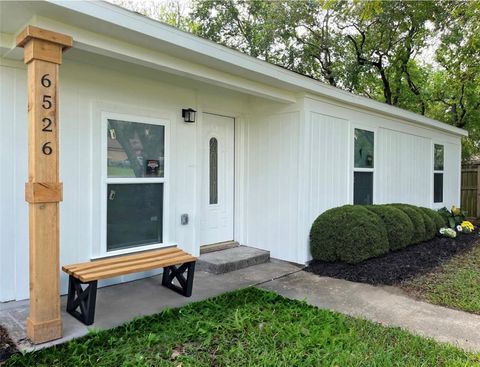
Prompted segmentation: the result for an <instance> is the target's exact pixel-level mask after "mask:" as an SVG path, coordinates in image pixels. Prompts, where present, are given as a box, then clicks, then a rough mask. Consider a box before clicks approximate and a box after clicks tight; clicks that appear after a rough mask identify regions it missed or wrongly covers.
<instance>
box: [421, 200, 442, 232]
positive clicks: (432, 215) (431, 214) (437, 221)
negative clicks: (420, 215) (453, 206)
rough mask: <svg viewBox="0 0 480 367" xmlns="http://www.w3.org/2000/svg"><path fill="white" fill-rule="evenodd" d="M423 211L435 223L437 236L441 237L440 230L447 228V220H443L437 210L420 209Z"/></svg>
mask: <svg viewBox="0 0 480 367" xmlns="http://www.w3.org/2000/svg"><path fill="white" fill-rule="evenodd" d="M420 209H422V210H423V211H424V212H425V213H426V214H427V215H428V216H429V217H430V218H431V219H432V220H433V222H434V223H435V234H436V235H437V236H438V235H440V232H439V231H440V229H441V228H443V227H445V220H444V219H443V217H442V215H441V214H440V213H439V212H437V211H436V210H433V209H430V208H422V207H421V208H420Z"/></svg>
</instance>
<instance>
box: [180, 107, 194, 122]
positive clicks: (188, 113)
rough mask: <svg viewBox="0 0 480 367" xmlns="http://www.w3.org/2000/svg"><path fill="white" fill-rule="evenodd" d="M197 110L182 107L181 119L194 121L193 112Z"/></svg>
mask: <svg viewBox="0 0 480 367" xmlns="http://www.w3.org/2000/svg"><path fill="white" fill-rule="evenodd" d="M196 112H197V111H195V110H194V109H192V108H184V109H182V117H183V121H185V122H195V114H196Z"/></svg>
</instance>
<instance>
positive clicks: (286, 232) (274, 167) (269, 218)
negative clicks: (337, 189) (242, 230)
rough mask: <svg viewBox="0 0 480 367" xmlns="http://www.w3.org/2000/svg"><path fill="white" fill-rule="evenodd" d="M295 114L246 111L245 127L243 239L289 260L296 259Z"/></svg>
mask: <svg viewBox="0 0 480 367" xmlns="http://www.w3.org/2000/svg"><path fill="white" fill-rule="evenodd" d="M300 116H301V114H300V111H288V112H283V113H275V114H270V115H260V116H251V117H250V118H249V121H248V127H247V129H246V130H247V132H246V134H247V139H246V140H247V143H246V149H245V150H246V154H247V159H246V160H247V163H246V167H247V169H246V176H247V189H246V195H245V196H246V204H245V205H246V207H245V211H246V213H245V220H246V236H245V238H244V241H245V243H246V244H248V245H249V246H253V247H258V248H262V249H266V250H269V251H270V254H271V256H272V257H274V258H281V259H284V260H289V261H296V260H297V243H298V223H297V222H298V212H299V211H298V209H299V197H298V189H299V176H298V171H299V165H300V162H299V144H298V142H299V134H300V131H301V122H300Z"/></svg>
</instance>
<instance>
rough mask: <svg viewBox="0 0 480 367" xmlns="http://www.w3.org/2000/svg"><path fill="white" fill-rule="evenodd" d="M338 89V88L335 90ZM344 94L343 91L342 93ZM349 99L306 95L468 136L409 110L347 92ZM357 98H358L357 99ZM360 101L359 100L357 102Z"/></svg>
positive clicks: (465, 131) (313, 98)
mask: <svg viewBox="0 0 480 367" xmlns="http://www.w3.org/2000/svg"><path fill="white" fill-rule="evenodd" d="M334 89H336V88H334ZM342 92H343V91H342ZM345 93H346V94H347V95H348V96H349V97H353V98H351V99H349V100H348V101H346V100H345V99H343V98H342V99H341V98H336V96H335V95H329V96H319V95H317V94H308V93H307V94H306V95H305V98H310V99H312V100H317V101H324V102H327V103H330V104H332V103H333V104H337V105H338V106H340V107H341V106H342V105H343V106H344V107H349V106H350V107H352V108H354V109H357V110H360V111H362V110H363V111H371V112H373V113H374V114H376V115H377V116H386V117H391V118H394V119H396V120H399V121H406V122H409V123H413V124H416V125H420V126H425V127H428V128H432V129H434V130H441V131H444V132H448V133H450V134H453V135H456V136H468V131H467V130H464V129H460V128H458V127H455V126H452V125H449V124H446V123H444V122H440V121H437V120H433V119H430V118H428V117H425V116H421V115H419V114H416V113H414V112H410V111H407V110H403V109H401V108H398V107H394V106H390V105H387V104H386V103H381V102H377V101H375V100H372V99H369V98H365V97H362V96H357V95H355V94H351V93H348V92H345ZM355 97H356V98H355ZM356 99H358V100H359V101H358V100H356ZM365 100H366V102H371V103H365Z"/></svg>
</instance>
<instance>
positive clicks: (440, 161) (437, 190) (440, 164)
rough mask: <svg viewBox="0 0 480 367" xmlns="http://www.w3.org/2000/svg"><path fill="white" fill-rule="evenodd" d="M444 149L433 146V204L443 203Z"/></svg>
mask: <svg viewBox="0 0 480 367" xmlns="http://www.w3.org/2000/svg"><path fill="white" fill-rule="evenodd" d="M444 160H445V149H444V146H443V145H440V144H434V145H433V202H434V203H443V172H444Z"/></svg>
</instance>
